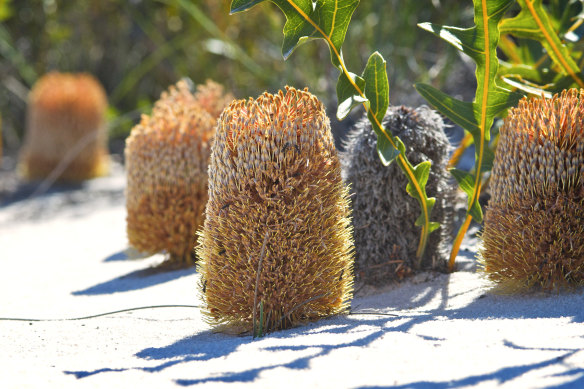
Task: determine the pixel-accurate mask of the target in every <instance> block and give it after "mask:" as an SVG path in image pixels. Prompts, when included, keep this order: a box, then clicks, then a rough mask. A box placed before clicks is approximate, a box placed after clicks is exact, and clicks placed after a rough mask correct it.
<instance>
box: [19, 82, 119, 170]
mask: <svg viewBox="0 0 584 389" xmlns="http://www.w3.org/2000/svg"><path fill="white" fill-rule="evenodd" d="M106 108H107V98H106V95H105V91H104V90H103V88H102V86H101V85H100V84H99V82H98V81H97V80H96V79H95V78H94V77H92V76H91V75H89V74H69V73H57V72H52V73H48V74H47V75H45V76H44V77H42V78H41V79H40V80H39V81H38V82H37V83H36V84H35V85H34V87H33V89H32V91H31V93H30V95H29V102H28V110H27V126H26V134H25V141H24V146H23V150H22V152H21V155H20V171H21V173H22V175H23V176H24V177H26V178H28V179H42V178H46V177H47V176H49V174H51V173H52V172H53V171H60V170H62V172H61V174H60V175H59V177H58V180H60V181H82V180H85V179H89V178H94V177H98V176H102V175H104V174H106V173H107V171H108V163H109V158H108V151H107V146H106V142H107V133H106V121H105V116H104V115H105V110H106Z"/></svg>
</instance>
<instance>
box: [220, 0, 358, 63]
mask: <svg viewBox="0 0 584 389" xmlns="http://www.w3.org/2000/svg"><path fill="white" fill-rule="evenodd" d="M264 1H271V2H272V3H274V4H276V5H277V6H278V8H280V10H282V12H283V13H284V15H285V16H286V24H285V25H284V43H283V44H282V55H283V56H284V58H288V57H289V56H290V54H291V53H292V52H293V51H294V49H295V48H296V47H298V46H299V45H300V44H302V43H303V42H304V41H306V39H308V38H321V39H324V40H326V41H327V43H328V44H329V47H330V50H331V61H332V62H333V64H334V65H335V66H337V67H338V66H339V65H340V60H339V58H342V53H341V46H342V45H343V42H344V41H345V35H346V33H347V28H348V27H349V22H350V21H351V17H352V16H353V12H354V11H355V9H356V8H357V5H359V0H317V1H316V2H314V3H313V1H312V0H232V2H231V13H235V12H240V11H246V10H248V9H250V8H251V7H253V6H255V5H257V4H260V3H262V2H264Z"/></svg>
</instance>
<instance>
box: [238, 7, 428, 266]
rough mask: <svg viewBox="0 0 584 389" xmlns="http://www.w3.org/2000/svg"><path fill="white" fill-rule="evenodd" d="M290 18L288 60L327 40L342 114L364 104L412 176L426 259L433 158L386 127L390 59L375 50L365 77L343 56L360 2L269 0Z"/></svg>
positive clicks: (384, 156) (391, 154)
mask: <svg viewBox="0 0 584 389" xmlns="http://www.w3.org/2000/svg"><path fill="white" fill-rule="evenodd" d="M264 1H266V0H232V3H231V13H235V12H240V11H246V10H248V9H250V8H251V7H253V6H255V5H257V4H259V3H262V2H264ZM269 1H271V2H273V3H274V4H276V6H278V8H280V10H281V11H282V12H283V13H284V15H285V16H286V24H285V25H284V31H283V32H284V42H283V45H282V55H283V56H284V59H286V58H288V57H289V56H290V54H291V53H292V52H293V51H294V49H295V48H296V47H298V46H299V45H300V44H302V43H304V42H305V41H306V40H308V39H309V38H318V39H324V40H325V41H326V43H327V44H328V46H329V49H330V52H331V62H332V64H333V65H334V66H335V67H336V68H337V69H339V71H340V75H339V79H338V82H337V99H338V102H339V104H338V110H337V117H338V118H339V119H343V118H345V117H346V116H347V115H348V114H349V112H350V111H351V110H352V109H353V108H354V107H356V106H357V105H360V104H361V105H363V106H364V107H365V110H366V112H367V117H368V119H369V121H370V122H371V124H372V127H373V129H374V131H375V133H376V134H377V152H378V154H379V157H380V159H381V162H382V163H383V164H384V165H386V166H387V165H389V164H390V163H391V162H392V161H394V160H397V163H398V165H399V167H400V168H401V169H402V171H403V172H404V174H405V175H406V177H407V180H408V185H407V187H406V190H407V192H408V194H409V195H410V196H412V197H414V198H415V199H417V200H418V202H419V204H420V208H421V214H420V216H419V217H418V218H417V220H416V222H415V224H416V225H417V226H420V227H421V229H422V231H421V237H420V242H419V244H418V250H417V252H416V255H417V263H418V265H419V263H420V262H421V259H422V256H423V255H424V250H425V248H426V243H427V241H428V235H429V234H430V233H431V232H432V231H434V230H435V229H437V228H438V227H439V224H438V223H436V222H431V221H430V215H431V212H432V208H433V206H434V203H435V201H436V200H435V198H428V196H427V195H426V183H427V181H428V175H429V172H430V165H431V163H430V162H429V161H426V162H422V163H420V164H418V165H416V166H413V165H412V164H411V163H410V162H409V161H408V159H407V157H406V155H405V145H404V144H403V142H402V141H401V140H400V139H399V138H398V137H395V136H393V134H391V132H390V131H389V130H388V129H386V128H384V126H383V125H382V121H383V117H384V116H385V113H386V111H387V108H388V106H389V82H388V78H387V70H386V62H385V60H384V59H383V57H382V56H381V54H380V53H378V52H375V53H373V54H372V55H371V56H370V57H369V59H368V61H367V64H366V66H365V69H364V70H363V72H362V74H361V76H359V75H357V74H354V73H352V72H350V71H349V70H348V69H347V67H346V65H345V63H344V61H343V55H342V45H343V42H344V40H345V35H346V33H347V29H348V26H349V22H350V20H351V17H352V15H353V12H354V11H355V9H356V8H357V5H358V4H359V0H316V1H313V0H269Z"/></svg>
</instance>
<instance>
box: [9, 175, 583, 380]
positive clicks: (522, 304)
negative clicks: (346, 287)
mask: <svg viewBox="0 0 584 389" xmlns="http://www.w3.org/2000/svg"><path fill="white" fill-rule="evenodd" d="M123 187H124V178H123V174H120V171H119V170H118V171H117V173H116V174H114V175H112V176H111V177H106V178H102V179H98V180H93V181H91V182H88V183H86V184H84V185H81V186H78V187H74V188H62V187H61V188H59V187H53V188H51V189H50V190H48V191H47V192H45V193H42V194H40V195H36V196H33V197H32V198H30V194H31V193H33V192H34V188H32V187H28V189H26V188H25V191H24V192H22V193H20V195H19V196H13V197H11V199H10V201H5V202H4V205H2V206H1V207H0V269H1V271H0V302H1V303H0V317H2V318H22V319H64V318H79V317H83V316H90V315H96V314H100V313H105V312H112V311H116V310H122V309H126V308H132V307H143V306H152V305H165V304H177V305H181V304H186V305H198V304H200V301H198V300H197V294H196V292H195V287H196V281H197V277H198V274H197V273H196V272H195V271H194V270H183V271H174V272H169V273H164V274H151V273H149V272H148V271H147V269H148V268H149V267H150V266H152V265H155V264H156V263H158V262H160V261H162V259H163V257H162V256H161V255H157V256H153V257H150V258H146V259H139V260H138V259H129V258H128V256H127V255H126V249H127V242H126V236H125V206H124V197H123ZM476 245H477V242H476V238H475V237H473V236H471V237H470V238H469V239H468V240H467V241H466V242H465V246H464V247H463V251H462V255H461V257H460V265H459V268H460V270H459V271H458V272H456V273H454V274H451V275H446V274H429V273H428V274H421V275H418V276H416V277H414V278H413V279H410V280H408V281H406V282H404V283H402V284H401V285H397V286H391V287H388V288H387V289H385V290H382V291H377V292H376V293H374V294H369V295H367V296H361V297H357V298H355V299H354V300H353V305H352V310H353V312H357V313H355V314H351V315H347V316H340V317H335V318H331V319H327V320H322V321H320V322H317V323H312V324H310V325H307V326H303V327H299V328H295V329H291V330H287V331H281V332H277V333H272V334H269V335H268V336H265V337H263V338H261V339H255V340H254V339H252V338H251V337H250V336H232V335H225V334H216V333H213V332H212V331H211V330H210V328H209V327H208V326H207V325H206V324H205V322H204V321H203V319H202V317H201V314H200V312H199V310H198V309H197V308H184V307H183V308H180V307H177V308H155V309H144V310H135V311H130V312H122V313H112V314H108V315H104V316H99V317H94V318H88V319H82V320H52V321H33V320H21V321H14V320H5V319H2V320H0V350H1V351H2V352H1V353H0V387H2V388H27V387H35V388H39V387H42V388H47V387H51V388H53V387H54V388H67V387H75V388H78V387H91V388H101V387H103V388H114V387H153V388H161V387H173V386H178V387H184V386H186V387H189V386H195V385H204V386H205V387H236V388H240V387H245V386H253V387H260V388H264V387H265V388H275V387H298V388H304V387H319V388H320V387H322V388H381V387H383V388H464V387H479V388H490V387H507V388H543V387H548V388H552V387H553V388H581V387H584V325H583V324H582V322H583V321H584V308H583V307H584V295H583V294H582V293H581V292H576V293H570V294H551V295H549V294H531V295H522V296H502V295H497V294H493V293H492V292H490V289H489V287H490V285H489V284H488V283H487V282H486V281H484V280H483V279H482V278H481V277H480V275H479V274H477V273H476V271H475V270H476V269H475V264H474V260H473V259H472V258H473V256H474V252H475V250H476ZM365 313H366V314H365ZM383 314H390V315H383Z"/></svg>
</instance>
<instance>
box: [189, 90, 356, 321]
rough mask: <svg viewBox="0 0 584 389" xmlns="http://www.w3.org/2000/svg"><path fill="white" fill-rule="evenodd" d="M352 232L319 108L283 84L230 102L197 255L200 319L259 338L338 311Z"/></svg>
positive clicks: (343, 306)
mask: <svg viewBox="0 0 584 389" xmlns="http://www.w3.org/2000/svg"><path fill="white" fill-rule="evenodd" d="M351 234H352V231H351V226H350V208H349V200H348V190H347V188H346V187H345V185H344V184H343V182H342V181H341V168H340V162H339V158H338V156H337V151H336V149H335V146H334V143H333V137H332V134H331V131H330V124H329V120H328V118H327V116H326V113H325V111H324V108H323V105H322V103H320V102H319V101H318V99H317V98H316V97H315V96H313V95H312V94H310V93H309V92H308V91H307V90H304V91H300V90H296V89H294V88H291V87H287V88H286V91H285V92H283V91H280V92H279V93H278V94H276V95H271V94H269V93H264V94H263V95H261V96H260V97H258V98H257V99H256V100H253V99H249V100H248V101H245V100H239V101H234V102H233V103H231V105H229V106H228V107H227V108H226V109H225V111H223V113H222V115H221V117H220V119H219V123H218V125H217V134H216V139H215V143H214V146H213V151H212V154H211V161H210V164H209V201H208V203H207V209H206V219H205V225H204V228H203V230H202V231H201V232H200V238H199V246H198V249H197V252H198V255H199V258H200V262H199V271H200V273H201V281H200V287H201V291H202V294H203V299H204V301H205V305H206V312H205V313H206V316H207V319H208V321H209V322H210V323H211V324H212V325H223V326H222V329H225V330H232V331H248V330H251V329H252V328H254V327H255V328H259V329H260V331H261V332H266V331H272V330H276V329H281V328H287V327H290V326H294V325H297V324H300V323H303V322H306V321H311V320H316V319H318V318H321V317H325V316H329V315H334V314H338V313H341V312H344V311H346V310H347V308H348V307H349V303H350V299H351V297H352V289H353V269H352V266H353V253H352V251H353V242H352V238H351ZM254 313H255V315H254ZM254 317H255V323H254ZM254 324H255V325H254Z"/></svg>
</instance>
